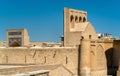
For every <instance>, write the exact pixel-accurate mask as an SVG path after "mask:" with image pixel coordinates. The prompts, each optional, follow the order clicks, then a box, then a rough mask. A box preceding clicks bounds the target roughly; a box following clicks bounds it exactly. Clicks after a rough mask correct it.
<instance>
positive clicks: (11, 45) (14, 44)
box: [10, 41, 20, 47]
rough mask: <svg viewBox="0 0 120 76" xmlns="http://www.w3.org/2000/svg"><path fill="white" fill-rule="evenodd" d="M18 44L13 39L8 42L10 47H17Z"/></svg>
mask: <svg viewBox="0 0 120 76" xmlns="http://www.w3.org/2000/svg"><path fill="white" fill-rule="evenodd" d="M19 46H20V44H19V43H18V42H17V41H14V42H12V43H11V44H10V47H19Z"/></svg>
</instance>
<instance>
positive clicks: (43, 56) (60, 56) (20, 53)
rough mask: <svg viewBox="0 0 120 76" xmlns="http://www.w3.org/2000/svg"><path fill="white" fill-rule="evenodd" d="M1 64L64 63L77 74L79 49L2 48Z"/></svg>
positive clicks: (0, 49)
mask: <svg viewBox="0 0 120 76" xmlns="http://www.w3.org/2000/svg"><path fill="white" fill-rule="evenodd" d="M0 64H63V65H64V66H65V67H66V68H68V69H69V70H70V71H71V72H73V73H74V74H77V70H78V49H77V48H74V47H66V48H64V47H61V48H55V47H53V48H51V47H46V48H42V47H40V48H27V47H16V48H15V47H14V48H12V47H10V48H0Z"/></svg>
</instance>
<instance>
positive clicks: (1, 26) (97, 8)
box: [0, 0, 120, 42]
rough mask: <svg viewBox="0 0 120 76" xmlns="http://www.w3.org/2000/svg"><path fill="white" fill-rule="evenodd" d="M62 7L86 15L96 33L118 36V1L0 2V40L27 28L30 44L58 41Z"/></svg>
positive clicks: (31, 0)
mask: <svg viewBox="0 0 120 76" xmlns="http://www.w3.org/2000/svg"><path fill="white" fill-rule="evenodd" d="M64 7H69V8H74V9H79V10H84V11H87V13H88V21H89V22H91V23H92V24H93V26H94V27H95V29H96V31H97V32H100V33H111V34H113V35H114V36H118V37H119V36H120V31H119V29H120V0H0V40H1V41H5V40H6V30H7V29H13V28H14V29H15V28H17V29H18V28H20V29H21V28H27V29H28V32H29V36H30V40H31V41H42V42H46V41H50V42H51V41H55V42H58V41H60V38H59V37H60V36H61V35H63V9H64Z"/></svg>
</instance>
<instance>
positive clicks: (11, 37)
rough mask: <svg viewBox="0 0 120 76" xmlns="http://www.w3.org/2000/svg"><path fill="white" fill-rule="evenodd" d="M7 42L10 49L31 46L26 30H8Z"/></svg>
mask: <svg viewBox="0 0 120 76" xmlns="http://www.w3.org/2000/svg"><path fill="white" fill-rule="evenodd" d="M6 40H7V46H8V47H15V46H21V47H22V46H28V45H29V36H28V32H27V30H26V29H8V30H7V32H6Z"/></svg>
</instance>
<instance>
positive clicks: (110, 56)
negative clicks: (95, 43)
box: [105, 48, 119, 76]
mask: <svg viewBox="0 0 120 76" xmlns="http://www.w3.org/2000/svg"><path fill="white" fill-rule="evenodd" d="M114 53H117V52H115V50H113V48H110V49H107V50H106V51H105V55H106V60H107V74H108V75H112V76H116V75H117V70H118V66H119V64H117V65H114V62H117V63H118V62H119V61H118V60H119V59H118V57H117V58H114V56H115V54H114ZM118 54H119V53H118Z"/></svg>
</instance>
